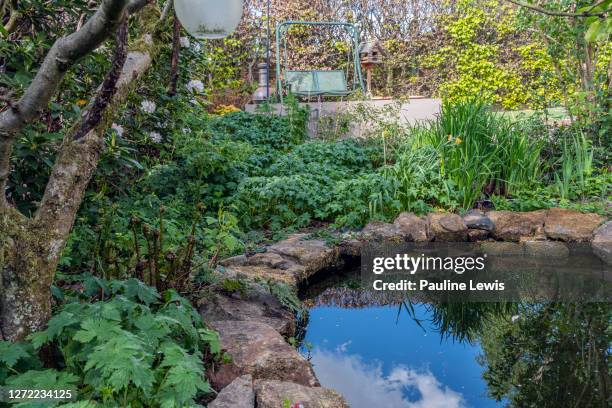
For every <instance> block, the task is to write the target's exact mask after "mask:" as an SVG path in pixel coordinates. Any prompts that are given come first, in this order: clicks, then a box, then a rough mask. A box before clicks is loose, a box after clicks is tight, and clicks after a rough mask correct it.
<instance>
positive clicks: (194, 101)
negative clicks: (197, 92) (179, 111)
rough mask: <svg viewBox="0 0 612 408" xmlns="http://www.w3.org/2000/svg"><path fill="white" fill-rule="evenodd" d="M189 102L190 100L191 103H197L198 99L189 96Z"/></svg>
mask: <svg viewBox="0 0 612 408" xmlns="http://www.w3.org/2000/svg"><path fill="white" fill-rule="evenodd" d="M189 102H191V104H192V105H197V104H198V100H197V99H196V98H191V99H190V100H189Z"/></svg>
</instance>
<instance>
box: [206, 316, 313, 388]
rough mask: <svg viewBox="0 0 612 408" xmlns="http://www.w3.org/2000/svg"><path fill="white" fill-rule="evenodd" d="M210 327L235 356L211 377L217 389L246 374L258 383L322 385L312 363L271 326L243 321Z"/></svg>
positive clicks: (226, 321) (228, 321) (220, 323)
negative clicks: (264, 381) (217, 333)
mask: <svg viewBox="0 0 612 408" xmlns="http://www.w3.org/2000/svg"><path fill="white" fill-rule="evenodd" d="M209 325H210V326H211V327H212V328H213V329H215V330H216V331H217V332H219V337H220V339H221V346H222V347H223V349H224V350H227V352H228V353H229V354H230V355H231V356H232V361H231V363H228V364H223V365H221V366H219V367H216V369H215V371H214V372H212V371H211V372H209V373H208V377H209V378H210V380H211V382H212V384H213V386H214V387H215V389H222V388H224V387H225V386H227V385H228V384H229V383H231V382H232V381H234V379H236V378H237V377H239V376H241V375H244V374H251V375H252V376H253V378H254V379H273V380H281V381H292V382H295V383H298V384H302V385H306V386H310V387H314V386H318V385H319V381H318V380H317V378H316V376H315V374H314V371H313V370H312V367H311V366H310V363H309V362H308V361H306V359H305V358H304V357H303V356H302V355H301V354H300V353H298V352H297V351H296V350H295V348H293V347H291V346H290V345H289V344H288V343H287V342H286V341H285V339H283V337H282V336H281V335H280V334H279V333H278V332H277V331H276V330H274V328H272V327H271V326H270V325H267V324H265V323H261V322H252V321H239V320H221V321H213V322H210V323H209Z"/></svg>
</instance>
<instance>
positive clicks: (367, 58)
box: [359, 41, 384, 95]
mask: <svg viewBox="0 0 612 408" xmlns="http://www.w3.org/2000/svg"><path fill="white" fill-rule="evenodd" d="M383 56H384V48H383V47H382V45H381V44H380V42H379V41H367V42H363V43H361V45H360V46H359V59H360V61H361V66H362V67H363V68H364V69H365V70H366V89H367V91H368V94H370V95H371V94H372V69H373V68H374V66H376V65H380V64H382V63H383Z"/></svg>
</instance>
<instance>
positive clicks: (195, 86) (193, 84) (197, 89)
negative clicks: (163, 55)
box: [187, 79, 204, 93]
mask: <svg viewBox="0 0 612 408" xmlns="http://www.w3.org/2000/svg"><path fill="white" fill-rule="evenodd" d="M187 90H188V91H189V92H193V93H201V92H204V84H203V83H202V81H200V80H199V79H192V80H191V81H189V82H187Z"/></svg>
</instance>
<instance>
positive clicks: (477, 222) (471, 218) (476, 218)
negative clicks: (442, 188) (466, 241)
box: [463, 210, 493, 231]
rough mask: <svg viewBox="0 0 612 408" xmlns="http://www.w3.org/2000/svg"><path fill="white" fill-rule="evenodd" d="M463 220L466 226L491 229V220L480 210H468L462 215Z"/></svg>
mask: <svg viewBox="0 0 612 408" xmlns="http://www.w3.org/2000/svg"><path fill="white" fill-rule="evenodd" d="M463 222H464V223H465V225H466V226H467V227H468V228H471V229H477V230H485V231H493V221H491V219H490V218H489V217H487V216H486V214H485V213H484V212H482V211H480V210H470V211H468V212H467V213H466V214H465V215H464V216H463Z"/></svg>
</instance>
